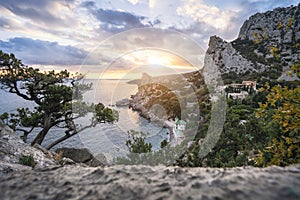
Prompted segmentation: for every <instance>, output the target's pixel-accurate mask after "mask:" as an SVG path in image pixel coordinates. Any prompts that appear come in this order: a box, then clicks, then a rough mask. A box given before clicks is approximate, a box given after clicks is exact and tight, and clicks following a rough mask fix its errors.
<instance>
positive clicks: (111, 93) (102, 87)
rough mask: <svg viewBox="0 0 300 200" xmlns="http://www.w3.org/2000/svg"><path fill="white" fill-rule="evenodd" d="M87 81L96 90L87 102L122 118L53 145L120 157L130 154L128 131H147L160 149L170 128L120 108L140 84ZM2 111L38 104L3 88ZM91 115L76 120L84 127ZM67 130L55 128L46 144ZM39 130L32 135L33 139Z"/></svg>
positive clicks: (89, 93)
mask: <svg viewBox="0 0 300 200" xmlns="http://www.w3.org/2000/svg"><path fill="white" fill-rule="evenodd" d="M84 82H85V83H92V84H93V87H92V90H89V91H87V92H85V93H84V101H86V102H88V103H98V102H101V103H103V104H104V105H105V106H109V107H110V108H112V109H115V110H117V111H118V112H119V121H118V122H116V123H114V124H99V125H97V126H96V127H93V128H89V129H86V130H84V131H83V132H81V133H79V134H78V135H76V136H73V137H71V138H69V139H67V140H65V141H64V142H62V143H60V144H58V145H56V146H55V147H53V149H52V150H55V149H57V148H60V147H73V148H88V149H89V150H90V151H91V152H92V153H93V154H94V155H97V154H103V155H105V156H106V158H108V159H109V160H112V159H113V158H116V157H124V156H126V155H127V154H128V152H129V151H128V147H127V146H126V140H128V131H130V130H135V131H143V132H144V133H147V136H146V142H150V143H151V144H152V148H153V150H157V149H159V148H160V143H161V141H163V140H164V139H167V138H168V130H167V129H165V128H162V127H161V126H159V125H157V124H155V123H153V122H149V121H148V120H146V119H145V118H143V117H141V116H140V115H139V113H137V112H135V111H133V110H131V109H129V108H128V107H127V106H124V107H116V106H115V103H116V102H117V101H119V100H122V99H129V98H130V96H131V95H133V94H135V93H136V92H137V90H138V87H137V85H135V84H129V83H127V82H128V80H123V79H121V80H119V79H117V80H103V79H101V80H95V79H87V80H84ZM0 105H1V107H0V114H2V113H4V112H8V113H13V112H16V110H17V109H18V108H26V107H28V108H30V109H33V108H34V106H35V104H34V103H33V102H31V101H26V100H24V99H22V98H21V97H18V96H17V95H15V94H11V93H9V92H6V91H4V90H0ZM91 117H92V116H91V115H87V116H86V117H84V118H81V119H79V120H78V121H76V123H77V124H80V125H81V126H84V125H86V124H88V123H89V121H90V119H91ZM64 131H65V130H64V129H62V128H58V127H54V128H52V129H51V130H50V131H49V133H48V134H47V136H46V138H45V140H44V142H43V143H42V146H47V145H48V144H50V143H51V142H52V141H55V140H56V139H57V138H58V137H61V136H63V135H64ZM37 133H38V130H36V131H35V132H33V133H32V134H30V135H29V137H28V142H30V141H31V140H32V139H33V138H34V136H35V135H36V134H37Z"/></svg>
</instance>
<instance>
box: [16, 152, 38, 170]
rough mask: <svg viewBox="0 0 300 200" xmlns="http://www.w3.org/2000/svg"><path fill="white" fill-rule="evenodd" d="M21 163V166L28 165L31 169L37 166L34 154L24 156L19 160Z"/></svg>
mask: <svg viewBox="0 0 300 200" xmlns="http://www.w3.org/2000/svg"><path fill="white" fill-rule="evenodd" d="M19 163H20V164H21V165H26V166H29V167H34V166H35V164H36V163H35V161H34V157H33V155H32V154H30V155H22V156H21V157H20V158H19Z"/></svg>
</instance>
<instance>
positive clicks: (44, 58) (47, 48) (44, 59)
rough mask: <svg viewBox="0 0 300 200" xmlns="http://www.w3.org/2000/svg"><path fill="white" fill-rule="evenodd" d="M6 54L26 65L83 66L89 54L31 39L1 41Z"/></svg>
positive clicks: (0, 45) (0, 44)
mask: <svg viewBox="0 0 300 200" xmlns="http://www.w3.org/2000/svg"><path fill="white" fill-rule="evenodd" d="M0 47H1V49H2V50H3V51H4V52H7V53H14V54H15V55H16V57H17V58H19V59H21V60H22V61H23V63H25V64H46V65H47V64H54V65H66V64H69V65H76V64H81V63H82V62H83V61H84V59H85V57H86V56H87V52H86V51H84V50H81V49H78V48H75V47H72V46H62V45H59V44H58V43H57V42H47V41H41V40H32V39H30V38H12V39H10V40H9V41H1V40H0Z"/></svg>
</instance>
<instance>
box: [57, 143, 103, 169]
mask: <svg viewBox="0 0 300 200" xmlns="http://www.w3.org/2000/svg"><path fill="white" fill-rule="evenodd" d="M56 152H57V153H58V154H60V152H62V154H61V155H62V157H64V158H69V159H71V160H73V161H74V162H76V163H84V164H87V165H88V166H91V167H97V166H103V165H104V163H107V162H106V160H105V156H104V155H99V159H98V158H95V157H94V156H93V154H92V153H91V152H90V151H89V150H88V149H87V148H83V149H76V148H66V147H65V148H58V149H56ZM103 157H104V158H103Z"/></svg>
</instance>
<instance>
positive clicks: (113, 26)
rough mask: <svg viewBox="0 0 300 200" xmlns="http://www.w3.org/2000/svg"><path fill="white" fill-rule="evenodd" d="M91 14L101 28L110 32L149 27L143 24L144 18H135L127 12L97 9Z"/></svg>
mask: <svg viewBox="0 0 300 200" xmlns="http://www.w3.org/2000/svg"><path fill="white" fill-rule="evenodd" d="M93 14H94V16H95V17H96V18H97V19H98V20H99V21H100V22H101V28H103V29H105V30H108V31H110V32H115V31H116V30H119V31H123V30H128V29H132V28H141V27H147V26H149V25H148V24H145V23H143V20H145V19H146V17H144V16H136V15H134V14H132V13H128V12H123V11H116V10H104V9H98V10H96V11H94V13H93Z"/></svg>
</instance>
